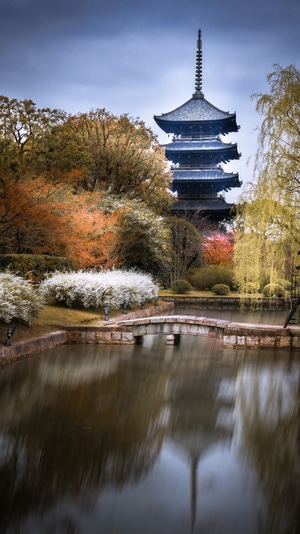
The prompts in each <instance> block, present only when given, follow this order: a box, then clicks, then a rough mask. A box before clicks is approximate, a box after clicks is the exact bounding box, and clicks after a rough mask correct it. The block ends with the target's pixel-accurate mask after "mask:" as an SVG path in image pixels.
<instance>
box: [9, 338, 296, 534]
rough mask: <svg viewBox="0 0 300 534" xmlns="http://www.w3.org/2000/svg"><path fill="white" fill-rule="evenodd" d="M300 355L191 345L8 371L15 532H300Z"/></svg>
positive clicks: (64, 355) (116, 351) (211, 342)
mask: <svg viewBox="0 0 300 534" xmlns="http://www.w3.org/2000/svg"><path fill="white" fill-rule="evenodd" d="M299 400H300V364H299V358H298V354H296V353H295V354H291V353H289V352H286V351H283V352H278V351H277V352H272V353H271V352H269V351H265V352H261V353H259V352H257V351H252V350H251V351H246V350H245V351H242V350H241V351H237V350H230V349H223V348H222V347H221V346H220V344H219V341H218V340H215V339H211V338H208V337H203V338H199V337H193V336H186V337H185V336H183V338H182V340H181V343H180V344H179V345H178V346H176V347H172V346H166V345H165V340H164V338H163V336H148V337H147V338H146V339H145V342H144V344H143V345H138V346H131V347H106V346H103V347H102V346H101V347H99V346H90V345H88V346H87V345H84V346H65V347H60V348H58V349H55V350H53V351H49V352H47V353H45V354H43V355H40V356H36V357H32V358H28V359H27V360H24V361H20V362H17V363H15V364H12V365H10V366H7V367H6V368H1V370H0V526H1V528H0V531H1V532H3V533H16V532H18V533H21V534H24V533H30V534H32V533H35V532H36V533H43V532H50V530H51V531H52V532H55V533H56V532H58V533H60V532H62V533H71V532H72V533H81V534H82V533H100V532H101V533H107V534H109V533H122V534H123V533H127V532H128V533H135V532H143V533H151V534H152V533H154V532H155V533H180V534H181V533H188V532H195V533H197V532H198V533H200V532H201V533H212V532H218V533H237V534H238V533H240V532H241V533H243V534H244V533H247V532H248V533H253V534H254V533H258V532H262V533H276V534H277V533H279V534H280V533H287V532H299V531H300V520H299V509H300V507H299V504H300V502H299V501H300V499H299V475H300V473H299V469H300V462H299V460H300V430H299Z"/></svg>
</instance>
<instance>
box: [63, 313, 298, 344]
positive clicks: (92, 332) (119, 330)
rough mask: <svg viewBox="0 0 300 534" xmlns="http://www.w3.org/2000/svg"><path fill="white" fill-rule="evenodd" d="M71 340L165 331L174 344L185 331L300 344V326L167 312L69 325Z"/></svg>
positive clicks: (131, 338) (112, 339) (115, 339)
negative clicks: (80, 325)
mask: <svg viewBox="0 0 300 534" xmlns="http://www.w3.org/2000/svg"><path fill="white" fill-rule="evenodd" d="M66 330H67V338H68V342H69V343H100V344H134V343H142V342H143V337H144V336H146V335H149V334H163V335H165V338H166V343H167V344H169V345H172V344H174V343H176V342H178V341H179V340H180V336H181V335H193V336H211V337H216V338H218V339H220V340H221V341H222V342H223V345H224V346H225V347H238V348H242V347H243V348H246V347H248V348H251V347H252V348H259V347H261V348H272V349H274V348H281V349H283V348H284V349H299V348H300V327H299V326H289V327H287V328H284V327H283V326H280V325H260V324H248V323H236V322H230V321H224V320H218V319H212V318H207V317H198V316H190V315H164V316H155V317H144V318H139V319H131V320H118V321H117V322H115V323H113V322H108V323H107V324H105V323H104V322H102V323H101V326H100V325H99V326H96V327H95V326H94V327H92V326H86V327H77V328H72V327H68V328H67V329H66Z"/></svg>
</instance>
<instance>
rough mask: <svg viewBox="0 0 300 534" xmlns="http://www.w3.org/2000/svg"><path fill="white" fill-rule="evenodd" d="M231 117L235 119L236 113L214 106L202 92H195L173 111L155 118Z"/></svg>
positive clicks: (203, 118)
mask: <svg viewBox="0 0 300 534" xmlns="http://www.w3.org/2000/svg"><path fill="white" fill-rule="evenodd" d="M229 117H230V118H234V120H235V113H228V112H226V111H222V110H221V109H219V108H217V107H216V106H213V104H211V103H210V102H208V101H207V100H206V99H205V98H204V97H203V96H202V93H201V94H200V95H198V94H197V93H195V94H194V95H193V97H192V98H190V100H188V101H187V102H185V103H184V104H182V105H181V106H179V107H178V108H176V109H174V110H173V111H169V112H168V113H162V114H161V115H154V119H155V120H158V121H161V120H163V121H168V122H178V121H179V122H182V121H184V122H191V121H194V122H202V121H220V120H224V119H225V120H227V119H228V118H229Z"/></svg>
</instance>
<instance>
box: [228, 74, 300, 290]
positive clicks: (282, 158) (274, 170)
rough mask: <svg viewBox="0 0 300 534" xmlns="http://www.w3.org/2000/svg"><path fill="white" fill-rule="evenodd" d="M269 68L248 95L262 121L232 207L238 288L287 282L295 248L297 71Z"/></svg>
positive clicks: (299, 185)
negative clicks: (246, 177)
mask: <svg viewBox="0 0 300 534" xmlns="http://www.w3.org/2000/svg"><path fill="white" fill-rule="evenodd" d="M274 68H275V70H274V72H272V73H271V74H269V75H268V76H267V80H268V83H269V88H270V91H269V93H267V94H257V95H253V98H254V99H256V111H257V112H258V113H259V114H260V115H261V116H262V120H261V124H260V126H259V136H258V151H257V154H256V160H255V181H254V182H253V183H251V184H250V185H249V187H248V189H247V190H246V191H245V192H244V194H243V197H242V199H241V200H240V203H239V205H238V209H237V219H236V226H237V228H236V242H235V267H236V277H237V282H238V284H239V287H240V290H241V291H251V292H255V291H259V290H260V289H261V288H262V286H263V285H265V284H267V283H271V284H273V283H280V282H281V281H282V280H289V279H290V277H291V275H292V273H293V271H294V268H295V264H296V262H297V259H296V255H297V251H298V250H299V249H300V205H299V195H300V72H299V71H298V70H297V69H296V68H295V67H294V66H293V65H290V66H288V67H286V68H281V67H280V66H279V65H275V66H274ZM298 261H299V258H298Z"/></svg>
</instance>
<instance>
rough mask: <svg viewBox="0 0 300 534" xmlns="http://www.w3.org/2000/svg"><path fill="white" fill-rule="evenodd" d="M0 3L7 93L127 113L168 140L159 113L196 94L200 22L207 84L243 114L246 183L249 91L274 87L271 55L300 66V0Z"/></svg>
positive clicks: (223, 103)
mask: <svg viewBox="0 0 300 534" xmlns="http://www.w3.org/2000/svg"><path fill="white" fill-rule="evenodd" d="M0 9H1V17H0V92H1V93H2V94H5V95H7V96H9V97H10V98H13V97H16V98H20V99H22V98H31V99H32V100H34V101H35V102H36V103H37V105H39V106H49V107H59V108H61V109H65V110H66V111H68V112H72V113H76V112H79V111H87V110H88V109H90V108H92V107H104V108H106V109H107V110H109V111H111V112H113V113H116V114H121V113H128V114H129V115H131V116H134V117H137V116H138V117H140V118H141V119H142V120H144V121H145V122H146V123H147V124H148V125H149V126H150V127H152V128H153V129H154V131H155V132H156V133H157V134H158V135H159V136H160V139H161V140H162V141H165V139H164V138H163V136H162V132H159V131H158V130H157V127H156V125H155V123H154V121H153V115H154V114H160V113H162V112H167V111H170V110H171V109H174V108H175V107H177V106H179V105H180V104H182V103H183V102H185V101H186V100H188V99H189V98H190V97H191V95H192V93H193V91H194V70H195V57H196V39H197V30H198V28H199V27H200V28H201V29H202V40H203V90H204V93H205V97H206V98H207V99H208V100H209V101H210V102H212V103H213V104H214V105H216V106H217V107H220V108H221V109H224V110H225V111H231V112H232V111H236V113H237V121H238V123H239V124H240V125H241V130H240V132H239V133H238V134H237V136H236V139H235V140H236V141H237V142H238V146H239V150H240V151H241V152H242V154H243V157H242V159H241V161H240V162H238V163H237V162H236V163H234V164H233V165H235V166H237V167H238V168H237V170H238V171H239V172H240V175H241V179H242V180H243V181H244V182H246V181H248V180H250V179H251V178H252V167H251V166H250V167H249V166H247V165H246V162H247V160H248V158H249V156H251V155H252V154H253V153H254V152H255V149H256V135H255V134H254V133H253V130H254V128H255V126H256V125H257V123H258V121H259V117H258V116H257V114H256V112H255V104H254V102H252V101H251V100H250V96H251V94H253V93H257V92H265V91H267V90H268V86H267V83H266V75H267V74H268V73H270V72H271V71H272V69H273V64H274V63H279V64H281V65H282V66H287V65H289V64H291V63H293V64H296V66H297V67H298V68H299V59H300V58H299V56H300V46H299V45H300V36H299V23H300V2H299V0H260V1H259V0H252V2H251V3H250V2H247V3H245V4H244V3H243V2H241V1H240V0H227V2H224V1H222V0H210V1H209V2H204V0H186V1H185V2H182V1H179V0H164V1H161V0H152V2H141V1H138V0H118V1H116V0H85V1H84V2H83V1H80V2H79V1H76V0H45V1H41V0H0ZM235 170H236V169H235Z"/></svg>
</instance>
